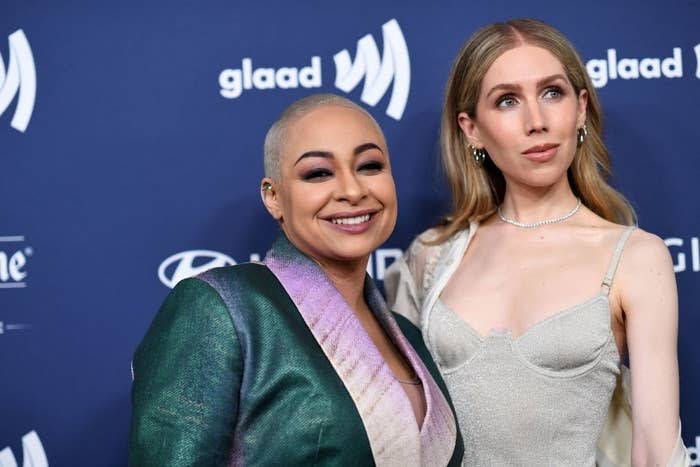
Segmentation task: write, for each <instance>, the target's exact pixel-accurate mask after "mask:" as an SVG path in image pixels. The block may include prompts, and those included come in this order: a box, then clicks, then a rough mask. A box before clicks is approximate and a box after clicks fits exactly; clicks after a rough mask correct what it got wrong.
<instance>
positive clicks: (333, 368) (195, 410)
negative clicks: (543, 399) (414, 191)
mask: <svg viewBox="0 0 700 467" xmlns="http://www.w3.org/2000/svg"><path fill="white" fill-rule="evenodd" d="M364 293H365V297H366V299H367V302H368V304H369V305H370V308H371V309H372V311H373V312H374V313H375V315H376V317H377V318H378V320H379V322H380V323H381V324H382V326H383V327H384V329H385V331H386V332H387V334H388V335H389V336H390V337H391V338H392V340H393V342H394V343H395V345H396V346H397V347H398V349H399V350H400V351H401V352H402V353H403V355H404V356H405V357H406V359H407V360H408V361H409V363H410V364H411V366H412V367H413V369H414V370H415V372H416V374H417V375H418V377H419V378H420V379H421V381H422V382H423V389H424V395H425V400H426V405H427V410H426V414H425V419H424V421H423V424H422V425H421V426H420V427H419V426H418V425H417V423H416V420H415V416H414V414H413V411H412V408H411V404H410V401H409V400H408V398H407V396H406V394H405V392H404V391H403V389H402V388H401V386H400V384H399V383H398V381H397V380H396V379H395V378H394V376H393V374H392V373H391V370H390V369H389V367H388V365H387V364H386V362H385V361H384V360H383V358H382V357H381V355H380V354H379V351H378V350H377V349H376V347H375V346H374V344H373V343H372V341H371V339H370V338H369V336H368V335H367V334H366V332H365V331H364V329H363V328H362V326H361V324H360V323H359V321H358V320H357V319H356V318H355V315H354V313H353V311H352V309H351V308H350V307H349V305H348V304H347V303H346V302H345V300H344V299H343V297H342V296H341V295H340V293H339V292H338V291H337V289H335V287H334V286H333V284H332V283H331V281H330V280H329V279H328V277H327V276H326V275H325V273H324V272H323V271H322V270H321V268H320V267H319V266H318V265H317V264H316V263H314V262H313V261H311V260H310V259H309V258H307V257H306V256H304V255H303V254H302V253H300V252H299V251H298V250H297V249H296V248H295V247H294V246H293V245H291V243H289V241H288V240H287V239H286V238H285V237H284V236H282V237H280V238H279V239H278V240H277V241H276V242H275V244H274V246H273V248H272V250H270V252H268V254H267V256H266V258H265V262H264V263H248V264H241V265H237V266H231V267H225V268H218V269H214V270H211V271H209V272H207V273H204V274H203V275H200V276H198V277H197V278H193V279H187V280H184V281H182V282H180V283H179V284H178V285H177V286H176V287H175V289H174V290H173V291H172V293H171V294H170V295H169V296H168V297H167V299H166V300H165V302H164V304H163V306H162V307H161V309H160V311H159V312H158V314H157V316H156V317H155V319H154V321H153V323H152V324H151V326H150V328H149V329H148V332H147V333H146V336H145V337H144V339H143V341H142V342H141V344H140V345H139V347H138V348H137V350H136V353H135V355H134V360H133V371H134V382H133V389H132V409H133V412H132V423H131V435H130V445H129V464H130V465H132V466H219V465H222V466H223V465H246V466H268V465H289V466H297V465H299V466H313V465H323V466H325V465H329V466H336V465H337V466H365V465H380V466H385V465H386V466H393V465H396V466H401V467H409V466H444V465H450V466H452V465H455V466H456V465H459V464H460V463H461V460H462V454H463V446H462V440H461V437H460V435H459V430H458V429H457V425H456V421H455V416H454V411H453V409H452V404H451V401H450V400H449V396H448V395H447V391H446V389H445V385H444V383H443V381H442V379H441V377H440V374H439V372H438V370H437V368H436V367H435V364H434V363H433V361H432V359H431V358H430V355H429V353H428V351H427V349H426V347H425V345H424V344H423V341H422V338H421V335H420V331H419V330H418V329H417V328H416V327H414V326H413V325H412V324H410V323H409V322H408V321H407V320H406V319H404V318H401V317H398V316H396V315H394V314H392V313H391V312H390V311H389V310H388V309H387V308H386V304H385V303H384V300H383V298H382V296H381V295H380V293H379V292H378V290H377V289H376V288H375V286H374V283H373V282H372V280H371V279H369V278H367V279H366V281H365V291H364Z"/></svg>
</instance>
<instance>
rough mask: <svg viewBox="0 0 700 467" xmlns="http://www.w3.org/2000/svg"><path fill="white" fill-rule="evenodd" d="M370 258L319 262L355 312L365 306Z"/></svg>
mask: <svg viewBox="0 0 700 467" xmlns="http://www.w3.org/2000/svg"><path fill="white" fill-rule="evenodd" d="M368 261H369V256H368V257H366V258H363V259H361V260H355V261H328V260H325V261H317V263H318V265H319V266H321V269H323V271H324V272H325V273H326V275H327V276H328V278H329V279H330V281H331V282H332V283H333V285H334V286H335V288H336V289H338V291H339V292H340V294H341V295H342V296H343V298H344V299H345V301H347V302H348V304H349V305H350V306H351V307H352V309H353V310H355V312H357V311H358V310H363V309H365V308H366V307H367V306H366V304H365V294H364V287H365V274H366V271H367V263H368Z"/></svg>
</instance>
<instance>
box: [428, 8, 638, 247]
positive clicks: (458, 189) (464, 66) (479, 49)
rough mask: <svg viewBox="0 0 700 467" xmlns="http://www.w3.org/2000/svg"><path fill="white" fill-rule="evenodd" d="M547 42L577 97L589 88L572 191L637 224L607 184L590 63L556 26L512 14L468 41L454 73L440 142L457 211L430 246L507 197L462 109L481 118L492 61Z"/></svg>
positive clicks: (600, 211)
mask: <svg viewBox="0 0 700 467" xmlns="http://www.w3.org/2000/svg"><path fill="white" fill-rule="evenodd" d="M523 44H529V45H533V46H537V47H541V48H543V49H545V50H547V51H549V52H550V53H551V54H552V55H554V56H555V57H557V58H558V59H559V61H560V62H561V64H562V66H563V67H564V71H565V73H566V76H567V77H568V79H569V81H570V82H571V84H572V85H573V88H574V90H575V91H576V94H577V95H578V94H579V92H580V91H581V90H582V89H585V90H586V91H587V92H588V105H587V108H586V112H587V117H586V124H587V128H588V136H587V137H586V138H585V141H584V143H583V144H582V145H581V146H580V147H579V148H578V149H577V153H576V155H575V157H574V160H573V162H572V164H571V166H570V167H569V170H568V178H569V183H570V185H571V188H572V190H573V192H574V194H575V195H576V196H578V197H579V198H581V202H582V203H583V204H584V205H585V206H586V207H588V208H589V209H590V210H591V211H593V212H594V213H596V214H597V215H599V216H600V217H602V218H603V219H606V220H608V221H611V222H615V223H619V224H627V225H629V224H633V223H635V222H636V216H635V213H634V210H633V209H632V207H631V205H630V204H629V202H628V201H627V199H625V197H624V196H622V195H621V194H620V193H618V192H617V191H616V190H615V189H613V188H612V187H611V186H610V185H609V184H608V182H607V179H608V177H609V176H610V173H611V172H610V157H609V156H608V150H607V149H606V148H605V145H604V144H603V140H602V112H601V107H600V102H599V100H598V96H597V95H596V93H595V89H594V87H593V83H592V82H591V80H590V78H589V76H588V74H587V73H586V68H585V66H584V65H583V62H582V61H581V58H580V57H579V55H578V53H577V52H576V50H575V49H574V47H573V46H572V45H571V43H569V41H568V40H567V39H566V38H565V37H564V36H563V35H562V34H561V33H560V32H559V31H557V30H556V29H554V28H553V27H551V26H549V25H548V24H546V23H543V22H542V21H539V20H534V19H514V20H511V21H507V22H505V23H494V24H490V25H488V26H486V27H484V28H482V29H480V30H478V31H477V32H476V33H474V35H473V36H472V37H471V38H470V39H469V40H468V41H467V43H466V44H465V45H464V47H463V48H462V50H461V51H460V52H459V55H457V58H456V60H455V62H454V63H453V65H452V70H451V71H450V77H449V80H448V81H447V89H446V92H445V104H444V107H443V112H442V126H441V130H440V144H441V149H442V163H443V168H444V170H445V174H446V176H447V180H448V183H449V186H450V190H451V192H452V208H451V211H450V213H449V214H448V215H447V216H446V217H445V221H444V223H443V229H441V232H440V235H439V236H438V237H437V238H435V239H434V241H433V242H431V243H441V242H443V241H445V240H446V239H447V238H448V237H450V236H451V235H453V234H454V233H455V232H458V231H460V230H462V229H465V228H466V227H468V226H469V223H470V222H473V221H480V220H482V219H484V218H486V217H488V216H489V215H491V214H492V213H493V212H494V211H495V210H496V208H497V207H498V205H499V204H500V203H502V202H503V196H504V194H505V180H504V178H503V174H502V173H501V171H500V170H499V169H498V168H497V167H496V166H495V165H494V164H493V162H491V160H490V158H487V159H486V162H485V163H484V164H483V165H482V166H477V165H476V163H475V161H474V159H473V157H472V156H471V154H470V152H469V151H468V149H467V145H468V141H467V138H466V137H465V136H464V134H463V133H462V130H461V129H460V127H459V125H458V121H457V117H458V115H459V113H460V112H466V114H467V115H469V118H471V119H477V118H478V117H477V115H476V104H477V101H478V99H479V94H480V92H481V82H482V80H483V78H484V75H485V74H486V72H487V71H488V69H489V68H490V67H491V65H492V64H493V62H494V61H496V59H497V58H498V57H500V56H501V55H502V54H503V53H504V52H506V51H508V50H510V49H513V48H515V47H517V46H519V45H523Z"/></svg>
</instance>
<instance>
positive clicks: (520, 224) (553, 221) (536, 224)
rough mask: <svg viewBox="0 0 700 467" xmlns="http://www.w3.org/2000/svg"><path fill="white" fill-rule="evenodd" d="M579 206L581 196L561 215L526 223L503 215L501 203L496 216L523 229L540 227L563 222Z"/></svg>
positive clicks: (574, 212) (575, 211) (576, 210)
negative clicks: (574, 204) (570, 208)
mask: <svg viewBox="0 0 700 467" xmlns="http://www.w3.org/2000/svg"><path fill="white" fill-rule="evenodd" d="M580 207H581V198H576V206H574V209H572V210H571V211H569V212H567V213H566V214H564V215H563V216H559V217H553V218H551V219H546V220H543V221H537V222H532V223H530V224H526V223H523V222H518V221H516V220H513V219H509V218H507V217H506V216H504V215H503V205H500V206H498V217H500V218H501V220H502V221H503V222H507V223H508V224H511V225H514V226H516V227H521V228H523V229H534V228H535V227H541V226H543V225H547V224H556V223H558V222H564V221H565V220H567V219H568V218H569V217H571V216H573V215H574V214H576V213H577V212H578V210H579V208H580Z"/></svg>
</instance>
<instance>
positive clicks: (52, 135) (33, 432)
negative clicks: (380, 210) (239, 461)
mask: <svg viewBox="0 0 700 467" xmlns="http://www.w3.org/2000/svg"><path fill="white" fill-rule="evenodd" d="M147 3H148V6H146V4H145V2H144V4H142V2H132V1H126V0H125V1H121V2H78V1H71V0H63V1H58V2H57V1H49V0H35V1H31V2H27V1H20V0H3V2H2V4H1V5H0V57H1V59H0V466H2V467H7V466H13V465H14V464H13V462H14V461H15V460H16V462H17V464H19V465H22V462H24V465H34V466H41V465H46V464H47V463H48V464H52V465H66V466H68V465H71V466H72V465H125V464H126V450H127V434H128V427H129V419H130V408H129V407H130V406H129V397H130V384H131V377H130V371H129V362H130V359H131V355H132V352H133V350H134V348H135V347H136V345H137V344H138V342H139V341H140V339H141V337H142V336H143V334H144V332H145V330H146V328H147V326H148V324H149V323H150V321H151V319H152V318H153V316H154V314H155V312H156V310H157V309H158V306H159V305H160V303H161V301H162V300H163V298H164V297H165V295H166V294H167V293H168V291H169V288H168V287H169V286H171V285H172V284H173V283H174V282H175V281H177V280H178V279H179V278H181V277H183V276H186V275H188V274H192V273H193V272H196V271H198V270H199V269H202V268H207V267H211V266H214V265H221V264H227V263H231V262H234V261H235V262H241V261H247V260H249V259H250V258H251V255H260V256H262V255H263V254H264V252H265V249H266V248H267V246H268V245H269V244H270V242H271V240H272V239H273V237H274V236H275V234H276V231H277V228H276V225H275V223H274V222H273V221H272V219H270V218H269V216H268V214H267V213H266V212H265V210H264V209H263V207H262V205H261V203H260V199H259V180H260V177H261V176H262V140H263V137H264V134H265V131H266V130H267V128H268V126H269V125H270V123H271V122H272V120H273V118H274V117H275V116H276V115H278V113H279V112H280V111H281V110H282V109H283V108H284V107H285V106H287V105H288V104H289V103H290V102H292V101H293V100H295V99H297V98H299V97H302V96H304V95H307V94H309V93H311V92H316V91H330V92H337V93H340V94H342V95H347V96H349V97H350V98H351V99H353V100H355V101H357V102H358V103H361V104H362V105H364V106H365V107H366V108H367V109H368V110H369V111H370V112H372V114H373V115H374V116H375V117H376V118H377V120H378V121H379V123H380V124H381V125H382V127H383V128H384V130H385V132H386V136H387V140H388V143H389V146H390V150H391V155H392V160H393V165H394V170H395V176H396V181H397V185H398V191H399V202H400V203H399V204H400V209H399V211H400V213H399V222H398V226H397V229H396V231H395V233H394V235H393V236H392V237H391V238H390V240H389V241H388V242H387V244H386V245H385V247H384V248H383V249H381V250H379V251H378V252H377V253H376V254H375V255H374V256H373V261H372V273H373V274H374V276H375V278H377V279H380V280H381V278H382V276H383V271H384V268H385V265H388V264H389V263H390V262H391V261H392V259H393V258H394V257H395V256H396V255H397V254H398V253H399V250H400V249H402V248H405V247H406V246H407V245H408V244H409V242H410V240H411V239H412V238H413V237H414V235H415V234H417V233H418V232H420V231H422V230H423V229H425V228H426V227H428V226H429V225H430V224H432V223H433V222H435V221H436V220H437V218H438V216H439V215H440V214H441V213H443V212H444V211H445V208H446V202H447V199H448V193H447V190H446V189H445V186H444V184H443V183H442V182H441V179H440V176H439V172H438V170H437V162H436V160H437V158H436V156H437V134H438V125H439V114H440V107H441V100H442V93H443V88H444V83H445V81H446V78H447V74H448V70H449V67H450V64H451V61H452V59H453V57H454V56H455V54H456V53H457V51H458V50H459V48H460V47H461V45H462V44H463V42H464V41H465V40H466V38H467V37H468V36H470V35H471V33H472V32H473V31H474V30H475V29H476V28H478V27H479V26H481V25H484V24H485V23H487V22H491V21H495V20H503V19H507V18H511V17H518V16H533V17H538V18H541V19H544V20H545V21H548V22H550V23H551V24H553V25H554V26H556V27H558V28H559V29H560V30H562V31H563V32H564V33H565V34H566V35H567V36H568V37H569V38H570V39H571V40H572V42H573V43H574V44H575V45H576V46H577V48H578V49H579V51H580V52H581V54H582V56H583V58H584V60H585V61H586V62H587V65H588V70H589V73H590V74H591V76H592V77H593V79H594V81H595V82H596V84H597V85H598V86H600V87H599V93H600V96H601V99H602V102H603V105H604V109H605V116H606V127H605V136H606V140H607V143H608V146H609V148H610V150H611V154H612V157H613V163H614V167H615V178H614V184H615V185H616V186H617V187H618V188H619V189H620V190H621V191H623V192H624V193H625V194H626V195H627V196H628V197H629V198H630V200H631V201H632V203H633V204H634V206H635V208H636V209H637V211H638V214H639V219H640V225H641V226H642V227H643V228H645V229H647V230H650V231H652V232H655V233H657V234H658V235H660V236H661V237H663V238H664V239H666V242H667V244H668V245H669V248H670V250H671V253H672V256H673V258H674V263H675V265H676V272H677V276H676V277H677V280H678V288H679V293H680V334H679V358H680V369H681V416H682V419H683V437H684V439H685V442H686V444H687V445H689V446H690V447H691V454H692V459H693V461H694V465H700V460H698V452H697V449H698V448H700V399H699V398H698V389H697V388H698V387H700V365H699V363H700V354H698V352H697V350H696V347H695V344H694V337H695V336H696V335H697V333H698V331H699V330H700V315H699V314H698V304H699V303H700V290H699V288H698V280H699V278H700V245H699V241H698V237H700V218H699V217H700V216H698V202H699V197H698V183H697V180H698V176H699V175H700V170H699V169H700V163H699V162H698V160H699V159H700V158H699V157H698V156H700V154H699V153H698V121H699V119H700V99H699V97H700V29H699V28H698V26H697V20H698V18H700V3H698V2H697V1H694V2H690V1H675V0H670V1H666V2H664V3H663V5H659V3H658V2H652V1H649V0H646V1H641V2H606V1H602V0H597V1H590V2H585V3H582V4H577V6H575V7H574V6H569V5H564V4H563V3H562V2H555V1H545V0H534V1H531V2H519V1H517V0H489V1H488V2H487V1H471V2H465V1H460V2H442V4H441V5H436V4H430V5H429V4H428V2H424V4H421V3H423V2H420V3H419V2H416V3H415V4H406V3H407V2H396V3H394V2H389V1H378V0H357V1H354V2H345V3H341V4H339V3H337V2H317V1H314V2H304V3H299V2H296V4H295V3H293V2H284V1H274V2H273V1H270V2H257V3H254V2H245V3H243V2H233V1H226V0H210V1H208V2H190V1H185V0H171V1H168V2H166V1H162V0H161V1H153V2H147ZM431 3H432V2H431ZM343 51H345V52H344V53H343Z"/></svg>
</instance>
